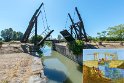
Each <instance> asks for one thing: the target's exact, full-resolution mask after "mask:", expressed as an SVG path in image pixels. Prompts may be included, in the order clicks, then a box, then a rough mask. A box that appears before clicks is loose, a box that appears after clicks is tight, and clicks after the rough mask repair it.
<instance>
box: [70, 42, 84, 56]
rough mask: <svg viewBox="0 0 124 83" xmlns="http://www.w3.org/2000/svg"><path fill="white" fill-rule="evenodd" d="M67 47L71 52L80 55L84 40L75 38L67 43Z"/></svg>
mask: <svg viewBox="0 0 124 83" xmlns="http://www.w3.org/2000/svg"><path fill="white" fill-rule="evenodd" d="M68 47H69V49H70V50H71V51H72V52H73V54H75V55H80V54H82V50H83V48H84V42H83V41H81V40H76V41H73V42H72V43H68Z"/></svg>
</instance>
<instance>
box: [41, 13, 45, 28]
mask: <svg viewBox="0 0 124 83" xmlns="http://www.w3.org/2000/svg"><path fill="white" fill-rule="evenodd" d="M41 14H42V16H41V17H42V21H43V27H44V29H45V23H44V18H43V13H42V11H41Z"/></svg>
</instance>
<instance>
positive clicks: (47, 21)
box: [43, 5, 49, 29]
mask: <svg viewBox="0 0 124 83" xmlns="http://www.w3.org/2000/svg"><path fill="white" fill-rule="evenodd" d="M43 10H44V14H45V20H46V25H47V28H48V29H49V26H48V21H47V17H46V11H45V7H44V5H43Z"/></svg>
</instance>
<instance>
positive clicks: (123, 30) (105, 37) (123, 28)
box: [96, 24, 124, 41]
mask: <svg viewBox="0 0 124 83" xmlns="http://www.w3.org/2000/svg"><path fill="white" fill-rule="evenodd" d="M97 35H98V39H99V41H122V40H124V24H120V25H118V26H114V27H109V28H108V29H107V30H106V31H102V32H101V33H100V32H98V33H97ZM96 39H97V38H96Z"/></svg>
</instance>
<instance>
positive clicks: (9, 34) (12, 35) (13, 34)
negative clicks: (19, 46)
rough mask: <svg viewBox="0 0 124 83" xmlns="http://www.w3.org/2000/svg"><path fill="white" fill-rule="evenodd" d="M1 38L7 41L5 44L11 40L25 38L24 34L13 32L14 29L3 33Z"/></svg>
mask: <svg viewBox="0 0 124 83" xmlns="http://www.w3.org/2000/svg"><path fill="white" fill-rule="evenodd" d="M1 37H2V38H3V39H4V40H5V42H8V41H11V40H21V38H22V37H23V33H22V32H16V31H13V29H12V28H9V29H4V30H2V31H1Z"/></svg>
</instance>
